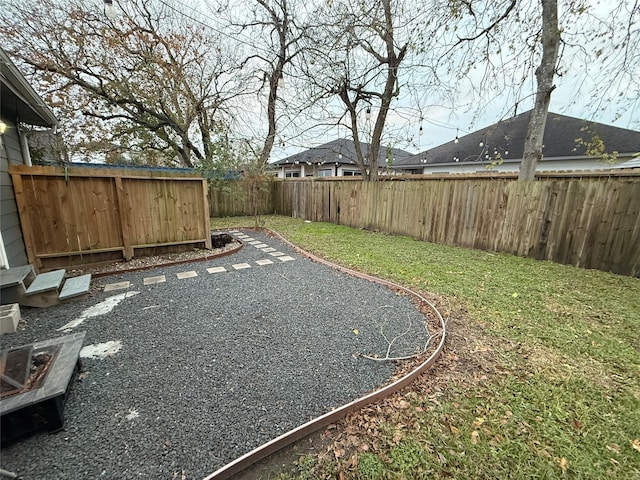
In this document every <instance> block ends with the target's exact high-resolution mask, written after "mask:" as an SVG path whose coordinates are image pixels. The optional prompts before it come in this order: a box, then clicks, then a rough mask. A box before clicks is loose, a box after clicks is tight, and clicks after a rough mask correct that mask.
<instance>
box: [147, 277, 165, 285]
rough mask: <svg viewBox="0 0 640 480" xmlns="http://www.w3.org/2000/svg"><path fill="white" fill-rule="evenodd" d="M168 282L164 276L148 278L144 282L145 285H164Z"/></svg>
mask: <svg viewBox="0 0 640 480" xmlns="http://www.w3.org/2000/svg"><path fill="white" fill-rule="evenodd" d="M166 281H167V277H165V276H164V275H157V276H155V277H147V278H145V279H144V280H143V283H144V284H145V285H155V284H156V283H164V282H166Z"/></svg>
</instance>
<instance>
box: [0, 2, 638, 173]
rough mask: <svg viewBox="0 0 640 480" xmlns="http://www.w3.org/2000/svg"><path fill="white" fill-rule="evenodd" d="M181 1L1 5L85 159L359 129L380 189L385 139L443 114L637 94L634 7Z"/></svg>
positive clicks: (175, 153)
mask: <svg viewBox="0 0 640 480" xmlns="http://www.w3.org/2000/svg"><path fill="white" fill-rule="evenodd" d="M185 2H186V0H185V1H178V0H150V1H148V2H120V1H118V0H114V2H113V5H114V10H115V16H106V15H105V12H104V9H103V6H100V5H96V4H95V2H90V1H88V0H79V1H71V0H38V1H37V2H24V1H23V0H7V1H6V2H4V3H5V7H4V8H3V10H2V11H1V12H0V32H2V33H3V36H4V38H6V39H7V41H6V45H5V46H4V48H5V49H6V50H7V51H8V52H9V53H10V54H11V55H12V56H13V57H14V58H15V59H16V60H17V61H18V62H19V64H20V65H21V66H22V68H23V69H28V70H27V71H26V73H27V74H29V75H30V76H31V77H32V79H33V81H34V83H35V84H37V86H38V87H39V88H40V90H41V91H42V92H44V97H45V99H46V101H47V102H48V103H49V104H50V105H51V106H52V107H54V109H55V111H56V113H57V114H58V116H59V117H60V118H61V128H62V132H63V134H64V137H65V142H66V143H67V144H68V145H69V149H70V150H71V155H72V156H76V157H77V156H81V157H94V156H100V157H101V158H102V159H103V160H105V161H112V162H130V163H155V164H177V165H183V166H199V167H202V168H207V169H217V168H218V167H220V166H223V167H224V166H225V165H232V164H233V165H237V163H238V162H242V161H244V162H249V161H255V162H256V164H257V165H259V166H261V168H264V166H265V165H266V164H267V162H268V160H269V159H270V158H272V157H273V154H274V149H276V150H278V149H281V148H282V146H283V144H284V143H285V142H286V143H287V145H289V146H297V147H304V146H307V147H308V146H311V144H312V143H314V142H320V143H322V142H324V141H326V140H327V136H335V135H339V134H340V132H343V133H345V132H348V133H346V135H347V136H348V137H349V138H350V139H352V140H353V141H354V144H355V146H356V155H357V158H356V159H355V160H356V164H357V165H358V167H359V168H360V169H361V170H362V172H363V174H364V175H365V177H366V178H369V179H375V176H376V174H377V168H376V166H377V164H378V158H377V155H378V152H379V151H381V149H380V147H381V146H387V148H391V147H392V146H393V147H400V148H404V147H410V148H413V149H415V148H419V147H420V145H419V144H417V143H416V136H417V134H418V129H419V128H420V127H421V124H422V122H423V121H424V120H426V119H428V113H429V109H430V108H431V107H433V106H438V107H444V108H448V109H450V111H451V112H452V118H454V119H455V118H456V115H457V113H458V112H461V111H464V112H468V111H471V112H474V113H476V114H477V115H480V114H481V113H482V112H485V111H487V110H488V109H491V110H492V111H499V112H501V113H502V114H503V115H510V114H515V113H518V110H521V111H522V110H526V109H528V108H531V106H533V105H537V103H538V102H537V101H535V102H534V100H535V99H536V98H538V99H541V98H542V97H546V98H547V99H549V98H550V97H551V95H552V92H553V91H554V89H555V87H556V85H557V83H561V82H572V83H574V84H575V85H576V89H575V91H576V96H575V97H574V99H573V101H574V102H577V103H584V104H585V105H587V108H586V109H585V111H589V112H590V113H591V115H592V116H596V115H598V114H601V113H602V112H603V111H604V110H605V109H611V108H612V107H613V108H615V111H614V115H622V114H624V113H625V112H628V111H633V110H634V109H636V108H637V106H638V99H639V98H640V89H639V85H640V80H638V79H639V78H640V72H639V71H638V68H639V67H638V65H639V64H640V62H639V61H638V60H640V59H639V58H638V55H640V54H639V53H638V52H640V48H639V47H640V45H639V42H640V40H639V37H640V35H639V32H638V28H637V22H638V20H639V19H640V6H639V5H638V2H637V1H632V0H625V1H623V2H618V3H617V4H616V5H614V6H610V7H605V6H602V5H599V4H592V2H588V1H587V0H560V2H559V3H556V2H557V0H540V2H541V3H538V1H533V0H532V1H526V2H518V1H517V0H498V1H489V0H479V1H473V2H469V1H468V0H446V1H445V0H428V1H426V2H410V1H408V0H373V1H369V2H364V1H355V2H339V1H334V0H324V1H317V2H314V1H311V2H308V1H307V2H303V1H302V0H253V1H252V2H249V3H247V2H237V1H235V0H209V2H207V3H205V4H202V3H198V4H188V3H185ZM541 5H542V7H543V8H541ZM549 12H552V13H554V12H555V17H553V18H557V20H553V19H552V17H550V16H549ZM550 19H551V20H550ZM554 25H555V27H554ZM553 32H555V33H554V38H555V43H556V45H555V48H550V44H549V41H548V39H549V38H551V37H550V33H553ZM577 65H579V66H581V68H579V69H576V68H575V67H576V66H577ZM547 109H548V102H547V106H546V109H545V108H542V110H541V113H543V115H542V117H539V118H538V120H536V121H537V122H538V127H539V125H540V122H541V119H543V118H544V116H545V115H546V110H547ZM365 143H366V144H369V145H370V148H369V149H364V148H363V147H362V145H364V144H365ZM541 145H542V143H541V142H538V143H536V144H532V146H531V148H532V155H533V156H536V155H538V154H541V152H540V149H541ZM240 157H242V158H240ZM534 169H535V161H534Z"/></svg>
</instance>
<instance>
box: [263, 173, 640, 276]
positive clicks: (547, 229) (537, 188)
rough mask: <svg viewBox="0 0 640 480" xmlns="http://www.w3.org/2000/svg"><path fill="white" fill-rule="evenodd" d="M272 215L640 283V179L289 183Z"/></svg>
mask: <svg viewBox="0 0 640 480" xmlns="http://www.w3.org/2000/svg"><path fill="white" fill-rule="evenodd" d="M277 192H278V197H279V200H278V202H277V208H275V213H280V214H283V215H290V216H293V217H299V218H305V219H309V220H312V221H329V222H333V223H338V224H342V225H348V226H351V227H355V228H367V229H371V230H379V231H384V232H388V233H393V234H400V235H409V236H411V237H414V238H417V239H420V240H426V241H430V242H435V243H444V244H448V245H458V246H465V247H474V248H480V249H486V250H494V251H501V252H508V253H513V254H516V255H521V256H529V257H532V258H536V259H546V260H552V261H554V262H558V263H566V264H571V265H576V266H580V267H585V268H597V269H601V270H607V271H613V272H616V273H621V274H625V275H632V276H640V172H633V171H632V172H621V173H620V174H612V173H606V174H602V175H595V174H585V175H579V174H572V175H566V174H557V175H553V174H546V175H545V177H544V178H541V179H540V180H538V181H536V182H517V181H515V178H514V177H510V176H506V175H497V176H484V175H483V176H477V177H475V176H471V177H468V176H443V177H441V178H440V177H436V176H431V177H416V178H411V177H402V178H391V179H388V178H387V179H382V180H380V181H378V182H363V181H361V180H353V179H321V180H318V179H314V180H311V179H295V180H292V179H287V180H284V181H279V182H277Z"/></svg>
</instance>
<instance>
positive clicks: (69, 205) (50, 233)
mask: <svg viewBox="0 0 640 480" xmlns="http://www.w3.org/2000/svg"><path fill="white" fill-rule="evenodd" d="M9 172H10V173H11V176H12V180H13V183H14V190H15V193H16V203H17V204H18V208H19V212H20V222H21V225H22V230H23V236H24V239H25V245H26V247H27V255H28V258H29V261H30V262H31V263H32V264H34V265H35V266H36V267H38V268H39V269H49V268H57V267H61V266H70V265H81V264H86V263H92V262H96V261H113V260H120V259H122V258H124V259H127V260H129V259H130V258H132V257H133V255H134V251H135V249H139V250H142V249H153V248H156V247H171V246H173V247H175V248H178V247H177V246H178V245H199V246H202V247H205V248H211V237H210V235H209V212H208V210H209V208H208V200H207V186H206V181H205V180H203V179H202V178H199V177H186V176H181V177H168V176H163V175H159V176H156V175H154V173H156V172H152V173H147V172H136V173H135V174H132V173H128V172H127V175H123V171H122V170H110V169H109V170H106V169H105V170H103V169H90V168H68V169H64V168H60V167H26V166H23V165H20V166H11V167H10V170H9Z"/></svg>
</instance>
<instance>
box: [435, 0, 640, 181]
mask: <svg viewBox="0 0 640 480" xmlns="http://www.w3.org/2000/svg"><path fill="white" fill-rule="evenodd" d="M448 5H449V8H450V9H451V13H452V22H453V23H452V24H453V25H455V27H452V28H447V29H443V30H442V31H441V32H440V35H439V39H438V43H439V44H440V45H441V46H444V50H443V51H439V52H440V53H439V57H438V61H437V62H435V64H434V65H435V67H434V68H436V69H437V71H438V74H439V75H442V77H441V80H444V79H445V78H446V75H448V74H450V73H451V72H452V71H453V72H456V77H457V82H458V85H459V88H458V91H459V92H461V93H460V95H461V97H462V99H461V100H460V103H462V104H465V103H466V104H467V105H468V108H469V109H471V110H474V111H475V112H476V113H480V112H482V111H483V110H485V109H486V108H488V107H489V106H490V107H491V108H493V109H496V108H498V109H500V108H504V109H506V110H507V111H510V112H514V114H515V113H517V110H518V108H522V104H523V103H529V99H530V98H532V97H533V98H534V99H535V100H534V102H533V112H532V115H531V120H530V124H529V128H528V132H527V140H526V144H525V154H524V158H523V161H522V163H521V165H520V174H519V179H520V180H534V179H535V170H536V164H537V162H538V161H539V160H540V159H541V158H542V155H543V151H542V147H543V135H544V129H545V125H546V118H547V113H548V111H549V104H550V101H551V95H552V92H553V91H554V90H555V88H556V82H558V81H559V80H567V79H566V78H563V77H565V76H566V74H567V72H568V71H569V69H572V70H573V71H572V75H571V77H572V79H571V80H572V81H573V82H574V84H575V85H576V88H575V91H576V95H575V97H574V101H576V102H580V103H581V104H583V103H586V104H589V105H593V107H594V108H592V111H593V113H598V114H601V113H602V112H603V111H604V110H606V109H607V107H609V104H610V103H611V102H616V103H617V107H618V113H621V112H623V111H625V110H629V109H631V110H633V109H635V108H636V107H637V105H638V101H639V100H638V98H640V95H639V84H640V82H639V80H638V73H639V72H638V70H637V65H638V63H637V60H638V53H637V52H638V50H639V49H640V44H639V43H640V35H639V34H638V30H637V28H634V25H635V24H636V23H637V21H638V17H639V16H640V6H639V3H638V1H637V0H624V1H622V2H619V4H618V5H615V6H613V7H610V8H609V10H608V11H604V7H603V6H595V5H592V4H591V3H590V2H587V1H586V0H566V1H564V2H562V5H561V7H562V8H561V10H560V11H561V14H559V6H558V2H557V0H540V3H538V2H517V1H516V0H498V1H495V2H482V1H480V2H469V1H467V0H456V1H451V2H449V4H448ZM540 5H541V6H542V9H541V11H542V13H541V12H540ZM578 66H580V67H582V68H581V69H580V70H581V71H576V67H578ZM594 72H598V73H597V74H594ZM465 92H466V94H465ZM579 95H582V98H581V97H580V96H579ZM497 96H500V97H502V99H503V102H504V105H503V106H502V107H500V106H496V104H495V102H494V100H495V98H496V97H497ZM503 111H504V110H503Z"/></svg>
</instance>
